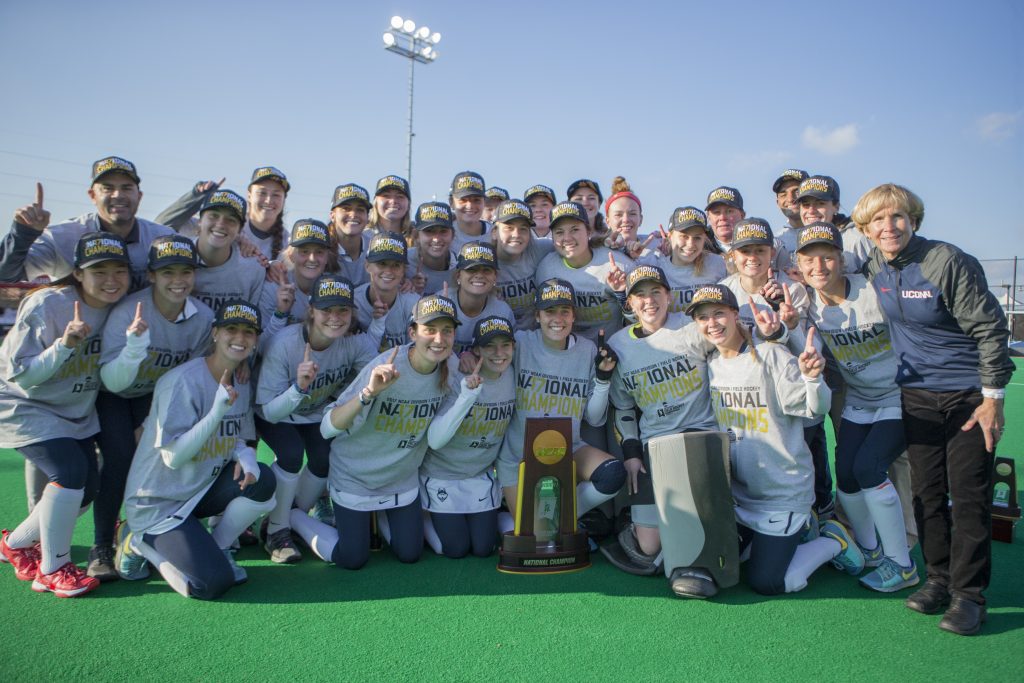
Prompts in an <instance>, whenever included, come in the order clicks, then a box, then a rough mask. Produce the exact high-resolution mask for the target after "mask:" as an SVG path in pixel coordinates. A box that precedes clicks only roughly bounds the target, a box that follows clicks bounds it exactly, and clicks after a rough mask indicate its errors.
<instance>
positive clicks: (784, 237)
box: [772, 168, 808, 282]
mask: <svg viewBox="0 0 1024 683" xmlns="http://www.w3.org/2000/svg"><path fill="white" fill-rule="evenodd" d="M807 177H808V174H807V171H804V170H802V169H799V168H787V169H786V170H785V171H783V172H782V173H781V174H779V177H778V178H776V179H775V182H774V183H772V192H774V193H775V205H776V206H778V207H779V211H781V212H782V215H783V216H784V217H785V218H786V225H784V226H783V228H782V230H780V231H779V235H778V238H779V241H780V242H781V243H782V246H783V247H785V248H786V251H787V252H788V253H789V255H790V262H789V263H785V264H782V266H783V268H782V270H784V271H785V272H786V275H789V277H790V279H793V280H796V281H797V282H801V281H802V280H801V279H800V277H801V276H800V269H799V268H797V267H796V236H797V233H798V232H800V229H801V228H802V227H803V226H804V224H803V222H802V221H801V220H800V203H799V202H798V201H797V195H798V194H799V193H800V183H801V182H803V181H804V180H806V179H807Z"/></svg>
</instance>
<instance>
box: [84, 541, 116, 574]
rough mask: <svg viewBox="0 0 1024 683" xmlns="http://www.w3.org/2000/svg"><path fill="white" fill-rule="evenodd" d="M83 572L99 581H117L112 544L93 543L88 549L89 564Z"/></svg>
mask: <svg viewBox="0 0 1024 683" xmlns="http://www.w3.org/2000/svg"><path fill="white" fill-rule="evenodd" d="M85 573H86V574H88V575H89V576H91V577H92V578H94V579H96V580H98V581H99V582H100V583H106V582H107V581H117V579H118V578H119V577H118V575H117V568H116V567H115V566H114V546H112V545H94V546H93V547H92V548H90V549H89V566H88V567H86V570H85Z"/></svg>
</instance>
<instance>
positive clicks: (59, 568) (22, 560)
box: [0, 232, 131, 598]
mask: <svg viewBox="0 0 1024 683" xmlns="http://www.w3.org/2000/svg"><path fill="white" fill-rule="evenodd" d="M130 278H131V274H130V268H129V260H128V247H127V245H126V244H125V242H124V240H123V239H121V238H120V237H118V236H117V235H114V234H113V233H107V232H92V233H87V234H85V235H83V236H82V238H81V239H80V240H79V241H78V245H77V248H76V250H75V269H74V271H72V273H71V275H69V276H68V277H67V278H64V279H61V280H58V281H57V282H55V283H54V284H53V285H51V286H49V287H46V288H44V289H41V290H38V291H36V292H34V293H32V294H31V295H29V296H28V297H27V298H26V299H25V300H24V301H23V302H22V304H21V306H20V307H19V308H18V318H17V321H16V322H15V325H14V327H13V328H12V329H11V331H10V332H8V334H7V336H6V337H5V338H4V341H3V345H2V346H0V424H2V425H3V427H4V428H3V429H2V430H0V447H3V448H14V449H16V450H17V451H18V452H19V453H21V454H22V455H23V456H25V457H26V458H27V459H28V460H30V461H32V462H33V463H34V464H35V465H36V466H37V467H38V468H39V469H40V470H42V472H44V473H45V474H46V475H47V477H48V478H49V480H50V481H49V484H47V486H46V487H45V490H44V491H43V494H42V496H41V497H40V500H39V502H38V504H37V505H36V506H35V507H34V508H33V509H32V512H31V514H29V516H28V517H27V518H26V519H25V520H24V521H22V522H21V523H20V524H19V525H18V526H17V528H15V529H14V531H12V532H8V531H7V530H6V529H5V530H4V532H3V539H2V540H0V552H2V553H3V555H4V558H5V559H6V561H7V562H10V563H11V565H12V566H13V567H14V573H15V576H16V577H17V578H18V579H20V580H22V581H31V582H32V590H34V591H37V592H52V593H55V594H57V595H58V596H60V597H64V598H70V597H75V596H77V595H81V594H82V593H86V592H88V591H91V590H93V589H94V588H96V587H97V586H98V585H99V581H97V580H96V579H94V578H92V577H90V576H86V574H85V572H84V571H82V570H81V569H80V568H79V567H78V566H77V565H75V564H74V563H73V562H72V561H71V535H72V532H73V531H74V528H75V520H76V519H78V516H79V512H80V509H81V507H82V506H83V505H87V504H88V503H89V501H91V500H92V498H93V494H94V493H95V490H96V483H97V467H96V450H95V445H94V442H93V439H94V437H95V435H96V433H97V432H98V431H99V421H98V419H97V417H96V410H95V402H96V393H97V391H98V390H99V386H100V376H99V360H100V346H101V338H102V334H103V326H104V324H105V323H106V320H107V315H108V314H109V312H110V307H111V306H113V305H114V304H116V303H117V302H118V301H120V300H121V297H123V296H124V295H125V293H126V292H127V291H128V286H129V283H130Z"/></svg>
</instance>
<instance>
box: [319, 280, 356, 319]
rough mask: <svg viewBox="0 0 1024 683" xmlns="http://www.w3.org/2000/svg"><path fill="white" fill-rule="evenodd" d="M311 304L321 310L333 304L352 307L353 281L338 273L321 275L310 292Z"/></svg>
mask: <svg viewBox="0 0 1024 683" xmlns="http://www.w3.org/2000/svg"><path fill="white" fill-rule="evenodd" d="M309 305H310V306H312V307H313V308H318V309H321V310H323V309H325V308H330V307H331V306H347V307H348V308H352V307H353V300H352V282H351V281H350V280H348V279H347V278H343V277H340V276H337V275H331V274H325V275H321V276H320V277H318V278H317V280H316V282H314V283H313V289H312V291H310V293H309Z"/></svg>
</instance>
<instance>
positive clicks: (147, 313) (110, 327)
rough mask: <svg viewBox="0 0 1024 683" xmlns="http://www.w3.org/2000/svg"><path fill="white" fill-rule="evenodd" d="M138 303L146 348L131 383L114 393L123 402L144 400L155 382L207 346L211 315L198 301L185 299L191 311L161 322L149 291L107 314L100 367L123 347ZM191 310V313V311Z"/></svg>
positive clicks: (149, 289) (204, 349)
mask: <svg viewBox="0 0 1024 683" xmlns="http://www.w3.org/2000/svg"><path fill="white" fill-rule="evenodd" d="M140 301H141V302H142V319H143V320H145V321H146V324H147V325H148V326H149V346H148V348H147V349H146V358H145V360H143V361H142V363H140V364H139V369H138V372H136V373H135V380H134V381H133V382H132V384H131V386H129V387H128V388H127V389H125V390H124V391H120V392H117V394H118V395H119V396H123V397H125V398H135V397H136V396H145V395H146V394H149V393H151V392H152V391H153V387H154V386H155V385H156V381H157V380H158V379H160V378H161V377H163V375H164V373H166V372H167V371H168V370H170V369H171V368H175V367H177V366H179V365H181V364H182V363H184V362H186V361H189V360H191V359H192V358H195V357H197V356H203V355H205V354H206V350H207V347H208V346H209V345H210V327H211V325H212V324H213V311H211V310H210V309H209V308H208V307H207V306H206V305H205V304H204V303H202V302H201V301H196V300H195V299H192V298H189V302H191V308H190V307H188V306H186V312H191V315H188V316H187V317H185V314H184V313H183V316H182V317H181V318H179V319H178V320H175V321H174V322H171V321H170V320H168V319H167V318H165V317H164V316H163V315H162V314H161V313H160V311H158V310H157V308H156V305H155V304H154V303H153V290H152V289H151V288H150V287H147V288H146V289H143V290H140V291H138V292H135V293H134V294H129V295H128V296H126V297H125V298H124V299H122V300H121V301H120V302H119V303H118V304H117V305H116V306H114V307H113V309H112V310H111V311H110V317H109V318H108V319H107V324H106V326H105V327H104V330H103V353H102V354H101V356H100V364H101V365H105V364H107V363H109V362H110V361H112V360H114V359H115V358H117V356H118V355H119V354H120V353H121V350H122V349H123V348H124V347H125V342H126V339H127V337H126V336H125V331H126V330H127V329H128V326H129V325H131V324H132V320H134V319H135V306H136V304H137V303H138V302H140ZM193 309H194V310H193Z"/></svg>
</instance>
